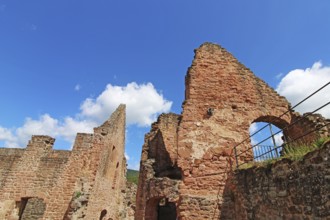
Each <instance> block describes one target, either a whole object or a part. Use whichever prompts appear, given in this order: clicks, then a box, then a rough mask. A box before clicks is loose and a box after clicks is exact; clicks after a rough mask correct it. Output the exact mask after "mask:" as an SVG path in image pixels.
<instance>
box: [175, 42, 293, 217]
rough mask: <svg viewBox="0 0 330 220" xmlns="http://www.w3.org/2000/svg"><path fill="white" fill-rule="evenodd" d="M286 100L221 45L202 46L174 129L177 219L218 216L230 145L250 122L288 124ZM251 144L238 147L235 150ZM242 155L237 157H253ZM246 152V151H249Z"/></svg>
mask: <svg viewBox="0 0 330 220" xmlns="http://www.w3.org/2000/svg"><path fill="white" fill-rule="evenodd" d="M288 109H289V103H288V102H287V101H286V99H285V98H284V97H281V96H279V95H278V94H277V93H276V92H275V91H274V90H273V89H272V88H271V87H269V86H268V85H267V84H266V83H265V82H264V81H262V80H260V79H259V78H257V77H256V76H255V75H254V74H253V73H252V72H251V71H250V70H249V69H248V68H246V67H245V66H244V65H242V64H241V63H239V62H238V61H237V60H236V59H235V58H234V57H233V56H232V55H231V54H230V53H229V52H227V51H226V50H225V49H224V48H221V47H220V46H218V45H214V44H209V43H206V44H203V45H202V46H201V47H200V48H198V49H197V50H196V51H195V59H194V61H193V63H192V66H191V67H190V68H189V70H188V73H187V76H186V94H185V101H184V104H183V112H182V120H181V123H180V126H179V128H178V165H179V167H180V168H181V169H182V170H183V174H184V178H183V184H182V186H181V187H180V192H179V193H180V204H179V216H180V219H212V218H213V219H214V218H216V217H217V216H220V213H221V210H222V206H223V204H222V203H223V191H224V188H225V184H226V179H227V173H228V172H229V171H230V170H231V165H232V162H233V159H232V155H233V152H232V149H233V147H234V146H235V145H237V144H238V143H240V142H241V141H243V140H244V139H246V138H248V137H249V127H250V125H251V123H253V122H260V121H263V122H270V123H272V124H274V125H276V126H278V127H280V128H281V127H284V126H286V125H288V124H289V123H290V120H291V118H290V115H284V116H283V117H282V118H279V117H278V116H280V115H281V114H282V113H284V112H286V111H287V110H288ZM248 147H250V142H249V141H248V142H246V144H242V145H240V147H239V148H238V149H237V151H238V153H240V152H242V151H245V150H246V149H247V148H248ZM249 152H250V155H251V157H250V158H249V157H246V155H245V157H244V158H243V157H242V158H240V159H241V160H250V159H252V151H249ZM247 155H249V154H247Z"/></svg>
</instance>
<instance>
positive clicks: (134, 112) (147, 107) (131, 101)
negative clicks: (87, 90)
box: [80, 82, 172, 126]
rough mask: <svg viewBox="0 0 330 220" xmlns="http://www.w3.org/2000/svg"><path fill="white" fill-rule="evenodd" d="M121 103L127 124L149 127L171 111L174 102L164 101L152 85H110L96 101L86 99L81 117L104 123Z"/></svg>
mask: <svg viewBox="0 0 330 220" xmlns="http://www.w3.org/2000/svg"><path fill="white" fill-rule="evenodd" d="M120 103H124V104H126V111H127V124H128V125H130V124H137V125H139V126H148V125H150V124H151V123H152V122H153V121H155V120H156V116H157V114H159V113H162V112H168V111H169V110H170V109H171V106H172V102H170V101H167V100H166V99H164V97H163V95H162V94H159V93H158V92H157V90H156V89H155V88H154V86H153V85H152V84H151V83H147V84H141V85H138V84H136V83H134V82H133V83H129V84H127V86H124V87H121V86H113V85H111V84H108V85H107V87H106V89H105V90H104V91H103V92H102V94H101V95H99V96H98V97H97V98H96V99H90V98H89V99H86V100H85V101H84V102H83V104H82V105H81V107H80V109H81V115H82V116H83V117H88V118H92V119H93V120H95V121H98V122H102V121H104V120H105V119H106V118H107V117H108V115H109V112H112V111H113V110H114V109H115V108H117V106H118V105H119V104H120Z"/></svg>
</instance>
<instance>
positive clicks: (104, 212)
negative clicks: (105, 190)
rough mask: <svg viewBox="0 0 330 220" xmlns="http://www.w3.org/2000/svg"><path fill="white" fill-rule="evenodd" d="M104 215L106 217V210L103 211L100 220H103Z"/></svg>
mask: <svg viewBox="0 0 330 220" xmlns="http://www.w3.org/2000/svg"><path fill="white" fill-rule="evenodd" d="M106 215H107V210H105V209H103V210H102V212H101V214H100V220H103V219H104V217H105V216H106Z"/></svg>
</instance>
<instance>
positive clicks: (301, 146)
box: [239, 137, 330, 170]
mask: <svg viewBox="0 0 330 220" xmlns="http://www.w3.org/2000/svg"><path fill="white" fill-rule="evenodd" d="M328 141H330V137H326V138H319V139H317V140H315V141H314V142H312V143H310V144H307V143H294V144H289V145H286V146H285V147H284V148H283V151H284V156H283V157H279V158H274V159H269V160H264V161H261V162H255V161H252V162H249V163H246V164H243V165H242V166H240V167H239V169H240V170H244V169H249V168H251V167H269V166H271V165H272V164H274V163H275V162H276V161H279V160H282V159H283V158H287V159H290V160H292V161H300V160H302V159H303V157H304V156H305V155H306V154H308V153H309V152H312V151H314V150H317V149H320V148H321V147H322V146H323V144H324V143H325V142H328Z"/></svg>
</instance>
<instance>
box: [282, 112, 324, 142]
mask: <svg viewBox="0 0 330 220" xmlns="http://www.w3.org/2000/svg"><path fill="white" fill-rule="evenodd" d="M329 123H330V119H326V118H324V117H323V116H322V115H320V114H311V113H304V114H303V115H300V114H299V113H298V112H293V113H292V123H291V125H290V126H289V129H287V133H288V136H289V138H288V140H286V141H288V142H292V141H293V144H294V143H295V142H294V141H295V140H296V139H298V140H297V142H298V145H299V142H300V143H301V142H303V143H305V144H306V143H312V142H313V141H315V140H316V139H319V138H322V137H329V136H330V124H329Z"/></svg>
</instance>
